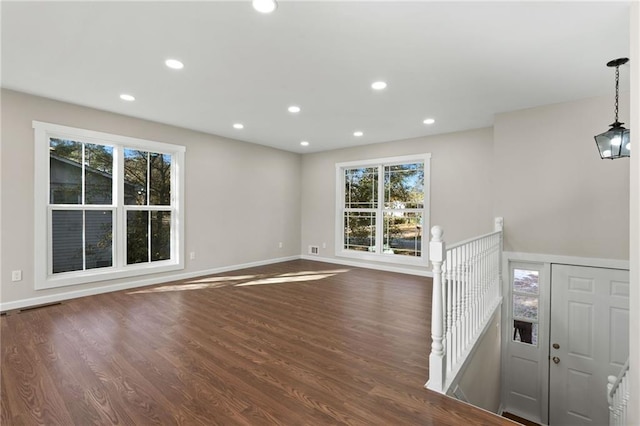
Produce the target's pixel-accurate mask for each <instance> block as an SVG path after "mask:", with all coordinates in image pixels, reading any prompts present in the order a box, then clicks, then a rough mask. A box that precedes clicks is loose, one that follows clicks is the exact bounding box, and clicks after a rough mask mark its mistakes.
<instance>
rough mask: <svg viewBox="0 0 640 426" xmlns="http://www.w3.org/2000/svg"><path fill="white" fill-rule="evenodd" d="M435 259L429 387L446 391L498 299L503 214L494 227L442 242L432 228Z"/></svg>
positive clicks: (436, 228) (431, 257) (431, 255)
mask: <svg viewBox="0 0 640 426" xmlns="http://www.w3.org/2000/svg"><path fill="white" fill-rule="evenodd" d="M431 235H432V238H431V241H430V243H429V260H430V261H431V262H432V264H433V297H432V302H431V306H432V311H431V340H432V343H431V354H430V356H429V381H428V382H427V384H426V385H425V386H426V387H427V388H428V389H431V390H434V391H437V392H440V393H447V392H448V391H449V388H450V387H451V385H452V384H453V383H454V382H455V379H456V377H457V375H458V373H460V371H461V368H462V366H463V365H464V363H465V361H466V359H467V357H468V356H469V354H470V353H471V351H472V349H473V348H474V346H475V344H476V343H477V341H478V340H479V338H480V337H481V335H482V332H483V330H485V328H486V326H487V324H488V322H489V320H490V319H491V317H492V316H493V314H494V312H495V310H496V309H497V307H498V306H499V305H500V302H501V300H502V299H501V284H500V282H501V257H502V218H496V221H495V231H494V232H491V233H489V234H486V235H482V236H480V237H476V238H472V239H469V240H466V241H463V242H460V243H457V244H454V245H452V246H449V247H446V245H445V242H444V241H443V239H442V235H443V230H442V228H440V227H439V226H434V227H433V228H432V229H431Z"/></svg>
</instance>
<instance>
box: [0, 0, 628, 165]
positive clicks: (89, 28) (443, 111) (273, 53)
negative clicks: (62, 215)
mask: <svg viewBox="0 0 640 426" xmlns="http://www.w3.org/2000/svg"><path fill="white" fill-rule="evenodd" d="M1 8H2V9H1V16H2V51H1V54H2V70H1V71H2V74H1V81H2V87H5V88H9V89H14V90H19V91H23V92H27V93H33V94H36V95H41V96H45V97H49V98H54V99H59V100H63V101H67V102H71V103H75V104H80V105H86V106H90V107H94V108H99V109H103V110H107V111H113V112H117V113H121V114H125V115H130V116H134V117H140V118H144V119H149V120H153V121H158V122H163V123H168V124H172V125H176V126H181V127H186V128H190V129H195V130H200V131H203V132H207V133H213V134H217V135H222V136H226V137H229V138H234V139H240V140H244V141H249V142H253V143H258V144H262V145H268V146H273V147H277V148H281V149H284V150H288V151H293V152H300V153H302V152H316V151H322V150H329V149H335V148H342V147H348V146H354V145H362V144H370V143H376V142H384V141H392V140H399V139H405V138H412V137H418V136H424V135H432V134H438V133H447V132H453V131H458V130H465V129H472V128H479V127H486V126H490V125H491V124H492V123H493V117H494V115H495V114H496V113H500V112H505V111H512V110H517V109H522V108H528V107H533V106H538V105H546V104H552V103H557V102H563V101H568V100H576V99H581V98H586V97H591V96H598V95H607V94H611V95H612V103H613V83H614V73H613V70H612V69H610V68H607V67H606V66H605V64H606V62H607V61H609V60H610V59H614V58H618V57H623V56H628V55H629V19H628V14H629V2H628V1H627V2H611V1H604V2H576V1H571V2H516V1H512V2H504V1H503V2H480V1H474V2H418V1H413V2H398V1H388V2H380V1H376V2H351V1H348V2H336V1H325V2H309V1H281V2H280V4H279V7H278V9H277V10H276V11H275V12H274V13H273V14H270V15H264V14H260V13H258V12H256V11H255V10H253V8H252V7H251V2H250V1H248V0H247V1H232V2H50V1H49V2H7V1H3V2H2V4H1ZM167 58H177V59H180V60H181V61H182V62H184V64H185V67H184V69H183V70H180V71H176V70H171V69H168V68H167V67H165V65H164V60H165V59H167ZM628 66H629V65H628V64H627V65H625V66H624V67H628ZM376 80H384V81H386V82H387V83H388V87H387V89H385V90H384V91H381V92H374V91H373V90H372V89H371V87H370V85H371V83H372V82H374V81H376ZM625 85H626V88H627V89H628V70H627V72H625V71H624V70H621V86H622V88H623V90H624V88H625ZM125 92H126V93H131V94H132V95H134V96H135V97H136V101H135V102H130V103H128V102H124V101H122V100H120V99H119V94H120V93H125ZM293 104H295V105H299V106H300V107H301V108H302V111H301V112H300V113H299V114H297V115H293V114H291V113H289V112H288V111H287V107H288V106H289V105H293ZM612 110H613V106H612ZM612 115H613V111H612ZM427 117H433V118H435V119H436V120H437V121H436V123H435V124H433V125H431V126H427V125H425V124H423V123H422V121H423V120H424V119H425V118H427ZM609 118H613V117H606V119H607V120H608V119H609ZM236 122H241V123H243V124H244V125H245V128H244V129H242V130H236V129H234V128H233V127H232V125H233V123H236ZM606 123H609V121H606ZM62 124H64V123H62ZM355 130H361V131H363V132H364V136H362V137H360V138H356V137H354V136H353V132H354V131H355ZM302 140H307V141H309V142H310V145H309V146H308V147H302V146H300V141H302Z"/></svg>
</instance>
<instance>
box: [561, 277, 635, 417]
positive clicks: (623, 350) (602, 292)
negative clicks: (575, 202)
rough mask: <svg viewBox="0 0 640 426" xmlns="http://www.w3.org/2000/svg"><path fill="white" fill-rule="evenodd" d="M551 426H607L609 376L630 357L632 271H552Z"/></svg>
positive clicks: (614, 373) (618, 369)
mask: <svg viewBox="0 0 640 426" xmlns="http://www.w3.org/2000/svg"><path fill="white" fill-rule="evenodd" d="M550 336H551V341H550V343H551V345H550V348H549V424H550V425H551V426H556V425H563V426H564V425H607V424H608V423H609V412H608V405H607V395H606V389H607V376H608V375H617V374H618V373H619V372H620V369H621V368H622V365H623V364H624V362H625V361H626V360H627V356H628V354H629V271H625V270H620V269H604V268H589V267H581V266H571V265H555V264H554V265H552V267H551V333H550Z"/></svg>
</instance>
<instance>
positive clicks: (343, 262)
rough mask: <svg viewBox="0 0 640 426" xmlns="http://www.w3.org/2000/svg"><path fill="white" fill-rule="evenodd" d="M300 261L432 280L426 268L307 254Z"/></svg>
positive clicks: (431, 274)
mask: <svg viewBox="0 0 640 426" xmlns="http://www.w3.org/2000/svg"><path fill="white" fill-rule="evenodd" d="M300 259H304V260H313V261H316V262H326V263H334V264H337V265H345V266H353V267H356V268H365V269H375V270H376V271H386V272H396V273H399V274H409V275H418V276H420V277H430V278H433V273H432V272H431V271H430V270H427V269H426V268H425V269H424V270H417V269H408V268H403V267H402V266H391V265H382V264H380V265H375V264H371V263H361V262H357V261H353V260H343V259H335V258H333V257H320V256H315V255H309V254H303V255H301V256H300Z"/></svg>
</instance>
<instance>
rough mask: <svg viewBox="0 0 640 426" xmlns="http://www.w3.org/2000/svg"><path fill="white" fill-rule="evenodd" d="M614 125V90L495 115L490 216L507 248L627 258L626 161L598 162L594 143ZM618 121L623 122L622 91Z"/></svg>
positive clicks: (625, 100) (625, 107) (624, 98)
mask: <svg viewBox="0 0 640 426" xmlns="http://www.w3.org/2000/svg"><path fill="white" fill-rule="evenodd" d="M611 78H612V79H613V74H612V75H611ZM612 121H613V93H612V94H611V96H605V97H598V98H592V99H586V100H581V101H576V102H567V103H562V104H557V105H549V106H544V107H539V108H532V109H526V110H522V111H515V112H508V113H504V114H500V115H498V116H497V117H496V119H495V126H494V147H493V149H494V153H495V159H494V170H495V175H494V182H495V190H494V200H495V202H494V214H495V215H496V216H503V217H504V225H505V226H504V229H505V234H504V235H505V250H507V251H514V252H527V253H544V254H554V255H566V256H578V257H593V258H605V259H625V260H626V259H628V258H629V160H628V159H620V160H614V161H609V160H602V159H600V156H599V155H598V151H597V148H596V144H595V141H594V139H593V136H594V135H596V134H599V133H602V132H604V131H605V130H607V129H608V128H609V124H610V123H611V122H612ZM620 121H624V122H626V123H628V122H629V103H628V94H624V96H622V95H621V102H620Z"/></svg>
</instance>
